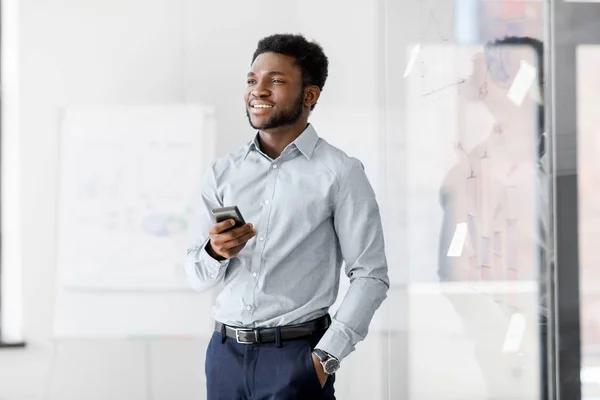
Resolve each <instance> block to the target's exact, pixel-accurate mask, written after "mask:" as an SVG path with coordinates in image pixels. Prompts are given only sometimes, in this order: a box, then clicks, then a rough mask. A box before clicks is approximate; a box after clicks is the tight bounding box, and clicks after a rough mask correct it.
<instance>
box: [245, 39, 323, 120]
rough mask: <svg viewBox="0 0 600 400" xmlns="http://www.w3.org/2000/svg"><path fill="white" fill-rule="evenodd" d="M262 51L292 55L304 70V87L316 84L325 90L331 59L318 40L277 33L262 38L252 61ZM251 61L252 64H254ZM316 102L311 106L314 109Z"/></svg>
mask: <svg viewBox="0 0 600 400" xmlns="http://www.w3.org/2000/svg"><path fill="white" fill-rule="evenodd" d="M262 53H278V54H285V55H287V56H292V57H294V58H295V59H296V65H298V66H299V67H300V70H301V71H302V83H303V85H304V87H307V86H311V85H315V86H317V87H318V88H319V89H320V90H323V87H324V86H325V81H326V80H327V75H328V66H329V60H328V59H327V56H326V55H325V53H324V52H323V48H322V47H321V45H319V44H318V43H317V42H309V41H308V40H306V38H305V37H304V36H302V35H293V34H287V33H286V34H281V33H279V34H275V35H271V36H267V37H265V38H262V39H261V40H260V41H259V42H258V47H257V48H256V51H255V52H254V55H253V56H252V63H254V60H256V57H258V56H259V55H261V54H262ZM252 63H251V64H252ZM314 107H315V104H313V106H312V107H311V110H312V109H314Z"/></svg>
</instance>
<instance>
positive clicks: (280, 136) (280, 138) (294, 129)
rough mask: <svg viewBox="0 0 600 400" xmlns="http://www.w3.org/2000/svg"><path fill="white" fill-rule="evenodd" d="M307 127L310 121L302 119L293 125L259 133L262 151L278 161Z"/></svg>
mask: <svg viewBox="0 0 600 400" xmlns="http://www.w3.org/2000/svg"><path fill="white" fill-rule="evenodd" d="M307 126H308V119H307V118H300V120H299V121H298V122H296V123H295V124H293V125H287V126H281V127H278V128H273V129H267V130H264V131H263V130H261V131H259V132H258V142H259V144H260V149H261V150H262V151H263V153H265V154H266V155H268V156H269V157H271V158H272V159H276V158H278V157H279V156H280V155H281V152H282V151H283V150H284V149H285V148H286V147H287V146H288V145H289V144H290V143H292V142H293V141H294V140H296V138H298V136H300V135H301V134H302V132H304V130H305V129H306V127H307Z"/></svg>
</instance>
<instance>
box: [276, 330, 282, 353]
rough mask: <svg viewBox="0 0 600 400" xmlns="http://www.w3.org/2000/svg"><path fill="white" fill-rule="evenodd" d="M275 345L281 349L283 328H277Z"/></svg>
mask: <svg viewBox="0 0 600 400" xmlns="http://www.w3.org/2000/svg"><path fill="white" fill-rule="evenodd" d="M275 344H276V345H277V348H280V347H281V328H280V327H279V326H278V327H276V328H275Z"/></svg>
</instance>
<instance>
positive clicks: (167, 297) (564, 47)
mask: <svg viewBox="0 0 600 400" xmlns="http://www.w3.org/2000/svg"><path fill="white" fill-rule="evenodd" d="M0 7H1V21H0V23H1V26H0V28H1V54H0V71H1V88H2V91H1V93H2V104H1V128H2V129H1V167H0V168H1V171H0V172H1V206H0V207H1V211H2V213H1V235H2V246H1V265H0V282H1V286H0V339H1V342H0V399H2V400H24V399H51V400H55V399H56V400H58V399H60V400H67V399H78V400H82V399H84V400H96V399H98V400H100V399H102V400H105V399H115V400H116V399H127V400H137V399H149V400H159V399H178V400H179V399H181V400H187V399H190V400H191V399H204V398H205V377H204V358H205V348H206V345H207V343H208V340H209V338H210V335H211V334H212V326H213V325H212V324H213V321H212V320H211V314H210V310H211V307H212V303H213V301H214V298H215V296H216V293H217V291H218V288H217V289H216V290H215V291H212V292H208V293H201V294H198V293H195V292H193V291H192V290H191V289H190V288H189V286H188V285H187V283H186V281H185V278H184V273H183V261H184V257H185V252H186V249H187V247H188V245H189V239H188V237H189V236H191V232H192V230H193V219H194V213H195V210H196V207H198V205H199V204H198V201H197V194H198V189H199V183H200V177H201V175H202V173H203V170H204V168H206V166H207V165H208V164H209V163H210V162H211V161H212V160H214V159H215V158H216V157H218V156H220V155H223V154H225V153H227V152H229V151H232V150H234V149H236V148H238V147H240V146H241V145H243V144H244V143H245V142H247V141H249V140H250V139H252V137H253V134H254V132H253V131H252V129H251V128H250V126H249V125H248V122H247V119H246V116H245V111H244V104H243V91H244V87H245V77H246V73H247V71H248V69H249V67H250V62H251V57H252V54H253V52H254V50H255V48H256V45H257V42H258V40H259V39H261V38H262V37H264V36H267V35H270V34H273V33H301V34H303V35H305V36H306V37H307V38H308V39H310V40H316V41H317V42H319V43H320V44H321V45H322V46H323V48H324V50H325V54H326V55H327V56H328V57H329V62H330V69H329V78H328V80H327V83H326V85H325V88H324V91H323V94H322V96H321V99H320V100H319V107H317V108H316V109H315V111H314V113H313V114H312V116H311V123H312V124H313V125H314V127H315V128H316V130H317V132H318V133H319V135H320V136H322V137H323V138H325V139H326V140H328V141H329V142H331V143H332V144H334V145H336V146H338V147H340V148H341V149H343V150H344V151H345V152H347V153H348V154H350V155H352V156H355V157H357V158H359V159H360V160H361V161H362V162H363V163H364V165H365V168H366V172H367V174H368V176H369V179H370V181H371V183H372V185H373V186H374V189H375V191H376V194H377V197H378V201H379V204H380V207H381V213H382V218H383V224H384V229H385V234H386V244H387V257H388V261H389V268H390V279H391V287H390V291H389V296H388V299H387V300H386V301H385V302H384V304H383V305H382V307H381V308H380V309H379V310H378V312H377V314H376V315H375V318H374V320H373V322H372V324H371V328H370V333H369V336H368V337H367V339H366V340H365V341H364V342H362V343H360V344H359V345H358V346H357V349H356V351H355V352H354V353H352V354H351V355H350V356H349V357H348V358H347V359H346V360H345V362H344V364H343V366H342V368H341V369H340V371H339V373H338V377H337V381H336V393H337V396H338V398H339V399H357V400H358V399H361V400H363V399H407V400H438V399H450V400H470V399H474V400H475V399H477V400H479V399H498V400H511V399H567V400H575V399H580V398H581V399H586V400H592V399H600V272H599V271H600V267H599V265H600V255H598V250H597V248H598V245H599V244H600V163H599V162H598V156H597V155H598V154H599V152H600V113H598V107H597V104H598V102H600V73H599V71H600V24H599V23H598V21H599V20H600V4H599V2H598V1H592V0H588V1H579V2H571V1H564V0H557V1H552V2H544V1H541V0H539V1H499V0H497V1H487V0H419V1H415V0H405V1H393V0H369V1H358V0H349V1H343V2H342V1H339V0H338V1H334V0H330V1H314V0H304V1H295V0H293V1H286V2H276V1H267V0H257V1H255V2H242V1H229V2H205V1H188V0H145V1H141V0H119V1H116V0H104V1H97V0H78V1H74V0H46V1H34V0H20V1H19V0H2V2H1V3H0ZM340 284H341V290H340V295H339V298H340V299H341V298H343V296H344V294H345V291H346V290H347V288H348V281H347V278H346V277H342V281H341V283H340ZM338 304H339V303H337V304H336V305H335V306H334V309H333V310H332V312H333V313H334V312H335V309H336V307H337V305H338ZM23 344H26V346H24V347H23V346H22V345H23Z"/></svg>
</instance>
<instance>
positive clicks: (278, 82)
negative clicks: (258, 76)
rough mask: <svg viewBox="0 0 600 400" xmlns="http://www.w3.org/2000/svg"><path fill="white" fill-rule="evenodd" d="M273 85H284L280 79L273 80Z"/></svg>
mask: <svg viewBox="0 0 600 400" xmlns="http://www.w3.org/2000/svg"><path fill="white" fill-rule="evenodd" d="M273 83H275V84H280V83H283V81H282V80H280V79H273Z"/></svg>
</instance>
